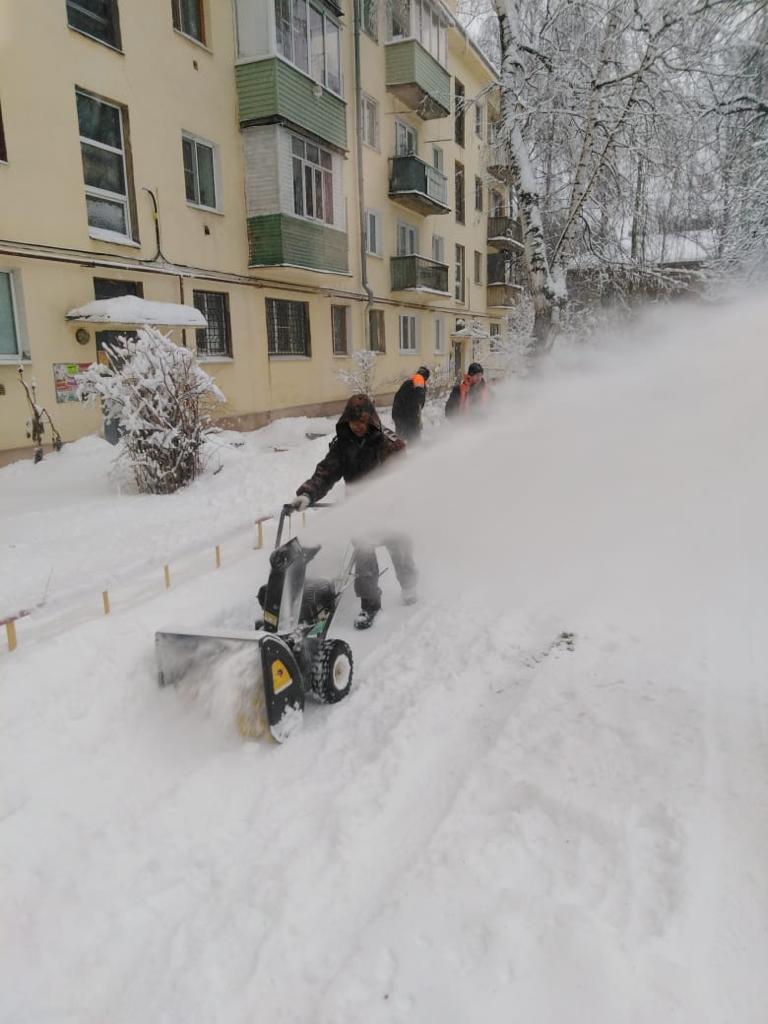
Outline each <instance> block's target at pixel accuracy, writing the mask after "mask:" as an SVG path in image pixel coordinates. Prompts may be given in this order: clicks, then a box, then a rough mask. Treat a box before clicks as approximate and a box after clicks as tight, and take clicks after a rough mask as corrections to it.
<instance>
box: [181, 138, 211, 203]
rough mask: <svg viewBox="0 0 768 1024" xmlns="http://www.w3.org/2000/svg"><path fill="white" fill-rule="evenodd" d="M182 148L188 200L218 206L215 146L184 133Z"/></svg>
mask: <svg viewBox="0 0 768 1024" xmlns="http://www.w3.org/2000/svg"><path fill="white" fill-rule="evenodd" d="M181 150H182V157H183V160H184V187H185V190H186V195H187V202H188V203H192V204H193V205H194V206H205V207H207V208H208V209H210V210H215V209H216V208H217V202H216V171H215V159H214V147H213V146H212V145H211V143H210V142H203V140H202V139H196V138H194V137H193V136H191V135H182V137H181Z"/></svg>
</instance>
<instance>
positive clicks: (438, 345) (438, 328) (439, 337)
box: [435, 316, 445, 353]
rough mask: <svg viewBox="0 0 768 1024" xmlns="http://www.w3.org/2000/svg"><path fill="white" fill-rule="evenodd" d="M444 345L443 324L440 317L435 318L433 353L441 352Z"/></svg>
mask: <svg viewBox="0 0 768 1024" xmlns="http://www.w3.org/2000/svg"><path fill="white" fill-rule="evenodd" d="M444 344H445V324H444V321H443V318H442V317H441V316H437V317H435V352H437V353H440V352H442V351H443V345H444Z"/></svg>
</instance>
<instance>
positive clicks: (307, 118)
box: [0, 0, 519, 461]
mask: <svg viewBox="0 0 768 1024" xmlns="http://www.w3.org/2000/svg"><path fill="white" fill-rule="evenodd" d="M494 89H495V75H494V72H493V68H492V67H491V66H490V65H489V64H488V63H487V62H486V61H485V59H484V58H483V57H482V55H481V54H480V53H479V51H478V50H477V49H476V48H475V47H474V45H473V44H472V43H471V41H469V40H468V39H467V37H466V35H465V34H464V33H463V32H462V30H461V29H460V28H459V27H458V26H457V25H456V23H455V21H454V18H453V14H452V11H451V9H450V8H449V7H448V6H446V5H445V4H443V3H440V2H432V0H429V2H428V0H395V2H393V3H387V4H386V5H382V6H378V7H377V6H376V5H375V4H374V3H373V2H369V0H362V5H361V7H360V8H359V10H358V11H355V9H354V7H353V5H352V3H351V0H130V2H128V0H25V2H24V3H19V2H17V0H0V460H4V461H8V460H9V459H11V458H13V457H16V456H18V454H20V453H23V452H24V451H25V450H26V448H27V446H28V445H29V444H30V442H29V441H28V440H27V438H26V436H25V422H26V420H27V418H28V410H27V406H26V399H25V396H24V392H23V390H22V388H21V386H20V385H19V382H18V367H19V365H21V366H22V367H23V370H24V378H25V380H27V381H32V380H33V381H34V382H35V384H36V389H37V397H38V401H39V402H40V404H42V405H44V406H45V407H46V408H47V409H48V410H49V412H50V413H51V415H52V417H53V419H54V421H55V423H56V426H57V428H58V430H59V432H60V434H61V435H62V437H63V438H64V440H65V441H69V440H74V439H76V438H78V437H81V436H83V435H85V434H88V433H93V432H97V431H99V430H100V429H101V428H102V424H101V417H100V413H99V411H98V410H97V409H95V408H92V407H88V406H85V405H83V404H81V403H80V402H78V401H77V400H76V398H75V394H74V391H73V387H72V374H73V372H74V371H75V368H76V367H77V366H79V365H83V364H87V363H90V362H93V361H94V360H96V359H97V358H98V357H99V352H100V351H101V349H102V347H103V346H104V344H106V343H109V342H110V341H111V340H112V339H113V338H114V332H115V331H116V330H118V329H124V328H129V327H130V326H131V324H130V323H126V324H125V325H112V324H110V325H105V326H103V327H102V328H101V329H100V328H99V325H97V324H93V323H90V322H86V321H80V320H77V319H75V320H67V319H66V316H67V313H68V312H70V311H72V310H74V309H79V308H81V307H83V306H84V305H86V304H87V303H89V302H92V301H93V300H94V299H109V298H114V297H118V296H121V295H135V296H139V297H141V298H143V299H145V300H149V301H150V302H153V303H175V304H179V303H181V304H184V305H187V306H196V307H197V308H198V309H199V310H200V311H201V312H202V313H203V315H204V316H205V318H206V320H207V324H208V326H207V327H206V328H204V329H194V328H190V327H187V328H181V327H174V328H169V330H170V331H171V335H172V337H174V340H176V341H177V342H178V343H180V344H185V345H187V346H189V347H193V348H196V349H197V352H198V356H199V358H200V360H201V362H202V363H203V364H204V366H205V368H206V369H207V370H208V372H210V373H211V374H212V375H213V376H214V377H215V378H216V381H217V383H218V384H219V386H220V388H221V390H222V391H223V392H224V394H225V395H226V397H227V404H226V406H224V407H223V408H222V411H221V415H222V418H223V420H224V422H225V423H227V424H228V425H231V426H236V427H242V428H251V427H255V426H258V425H260V424H262V423H265V422H267V421H268V420H269V419H271V418H273V417H274V416H280V415H290V414H302V413H308V414H316V413H323V412H333V411H336V410H338V409H339V408H340V407H341V405H342V403H343V401H344V399H345V394H346V390H347V389H346V388H345V386H344V385H343V384H342V382H341V381H340V379H339V377H338V373H337V371H339V370H341V369H347V370H349V369H351V368H352V365H353V360H352V358H351V357H352V353H353V352H354V351H356V350H360V349H371V350H373V351H376V352H377V353H378V357H377V360H376V363H377V369H376V381H377V391H378V392H379V393H380V395H381V397H382V399H386V397H387V396H388V395H391V394H392V392H393V391H394V390H395V388H396V386H397V382H398V381H399V380H400V379H402V378H403V377H404V376H406V375H407V374H409V373H411V372H413V371H414V370H415V369H416V368H417V367H418V366H419V365H420V364H422V363H424V364H426V365H428V366H430V367H434V366H436V365H438V364H440V363H442V364H448V363H450V365H451V367H452V369H453V370H454V372H460V370H461V369H463V368H466V364H467V362H468V361H469V360H470V359H471V358H472V355H473V352H472V348H471V346H472V341H471V339H468V338H467V337H466V330H465V334H464V335H462V334H459V335H458V336H457V333H456V332H457V330H461V329H466V327H467V326H468V325H469V324H470V323H471V324H472V325H473V329H476V330H477V331H478V332H479V333H482V332H487V333H493V332H494V331H495V330H497V329H498V325H499V324H500V322H501V319H502V317H503V315H504V312H505V309H507V308H508V307H509V306H510V305H513V304H514V302H515V301H516V298H517V295H518V293H519V288H518V285H517V283H516V277H515V270H514V259H513V256H514V253H515V251H516V249H517V247H518V243H517V241H516V239H515V228H514V222H513V219H512V218H511V217H510V216H509V214H510V208H509V200H508V189H507V185H506V184H505V182H504V169H503V166H501V165H499V166H496V165H495V162H494V146H493V120H494V111H493V102H494ZM496 163H498V161H496Z"/></svg>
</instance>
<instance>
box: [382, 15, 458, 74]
mask: <svg viewBox="0 0 768 1024" xmlns="http://www.w3.org/2000/svg"><path fill="white" fill-rule="evenodd" d="M388 12H389V13H388V17H389V38H390V39H393V40H394V39H418V41H419V42H420V43H421V45H422V46H423V47H424V49H425V50H426V51H427V52H428V53H430V54H431V55H432V56H433V57H434V58H435V60H436V61H438V63H440V64H442V65H443V67H445V65H446V61H447V55H448V22H447V20H446V18H445V16H444V15H443V13H442V11H441V10H440V8H439V7H438V6H436V5H433V4H432V3H430V0H390V3H389V4H388Z"/></svg>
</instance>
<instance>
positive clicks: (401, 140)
mask: <svg viewBox="0 0 768 1024" xmlns="http://www.w3.org/2000/svg"><path fill="white" fill-rule="evenodd" d="M418 148H419V137H418V135H417V134H416V129H415V128H411V126H410V125H409V124H406V123H405V121H395V156H414V155H415V154H416V153H417V152H418Z"/></svg>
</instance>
